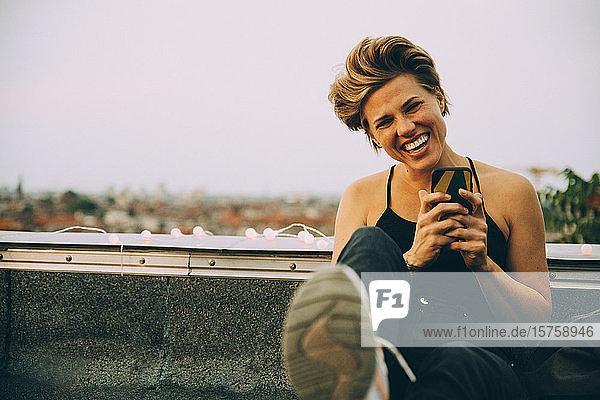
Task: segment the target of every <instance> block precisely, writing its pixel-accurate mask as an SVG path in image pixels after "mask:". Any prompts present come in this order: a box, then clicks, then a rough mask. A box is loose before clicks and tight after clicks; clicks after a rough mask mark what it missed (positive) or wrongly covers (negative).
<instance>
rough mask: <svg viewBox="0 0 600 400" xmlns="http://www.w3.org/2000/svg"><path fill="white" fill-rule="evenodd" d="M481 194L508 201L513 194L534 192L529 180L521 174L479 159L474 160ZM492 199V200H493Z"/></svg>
mask: <svg viewBox="0 0 600 400" xmlns="http://www.w3.org/2000/svg"><path fill="white" fill-rule="evenodd" d="M474 163H475V169H476V170H477V175H478V177H479V181H480V184H481V191H482V192H483V193H482V194H483V195H484V196H485V197H486V198H487V197H493V199H498V200H501V201H502V202H503V203H504V202H510V200H511V199H514V198H515V196H517V197H520V196H521V195H523V194H527V193H529V194H531V193H535V189H534V187H533V185H532V184H531V182H530V181H529V180H528V179H527V178H525V177H524V176H522V175H519V174H517V173H515V172H512V171H507V170H505V169H502V168H498V167H494V166H492V165H489V164H485V163H483V162H480V161H474ZM493 199H492V201H493Z"/></svg>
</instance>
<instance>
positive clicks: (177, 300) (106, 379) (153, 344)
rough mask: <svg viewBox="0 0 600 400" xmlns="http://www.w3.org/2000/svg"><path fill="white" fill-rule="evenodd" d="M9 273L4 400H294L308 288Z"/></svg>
mask: <svg viewBox="0 0 600 400" xmlns="http://www.w3.org/2000/svg"><path fill="white" fill-rule="evenodd" d="M1 274H2V275H0V277H1V278H2V284H1V286H0V307H1V308H0V310H1V311H0V333H1V334H2V337H1V338H0V340H1V342H0V345H1V347H0V349H2V350H4V351H3V359H2V363H3V364H2V366H1V367H2V370H3V373H2V376H1V378H0V398H2V399H4V398H10V399H36V400H39V399H63V398H64V399H67V398H68V399H84V398H85V399H109V398H124V397H130V398H136V399H138V398H147V399H154V398H156V399H191V398H194V399H198V398H210V399H273V398H277V399H295V396H294V394H293V392H292V391H291V389H290V387H289V386H288V385H287V383H286V380H285V376H284V372H283V368H282V363H281V356H280V353H279V343H280V335H281V326H282V323H283V318H284V314H285V309H286V307H287V305H288V303H289V299H290V297H291V295H292V293H293V291H294V290H295V289H296V288H297V287H298V285H299V283H298V282H295V281H269V280H256V279H254V280H243V279H218V278H210V279H207V278H184V277H148V276H123V277H122V276H118V275H94V274H73V273H44V272H23V271H12V272H10V273H9V272H8V271H1ZM9 287H10V291H9V290H8V289H9ZM9 306H10V307H9ZM7 309H9V310H10V313H9V315H10V320H7V313H6V310H7ZM9 327H10V331H8V328H9Z"/></svg>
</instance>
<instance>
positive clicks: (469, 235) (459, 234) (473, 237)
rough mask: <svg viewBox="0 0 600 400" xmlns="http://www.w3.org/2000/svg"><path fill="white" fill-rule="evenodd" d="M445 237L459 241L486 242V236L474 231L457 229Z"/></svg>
mask: <svg viewBox="0 0 600 400" xmlns="http://www.w3.org/2000/svg"><path fill="white" fill-rule="evenodd" d="M444 235H446V236H448V237H451V238H454V239H459V240H465V241H481V242H485V234H484V233H482V232H479V231H476V230H474V229H465V228H455V229H452V230H449V231H448V232H446V233H445V234H444Z"/></svg>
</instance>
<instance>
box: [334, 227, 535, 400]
mask: <svg viewBox="0 0 600 400" xmlns="http://www.w3.org/2000/svg"><path fill="white" fill-rule="evenodd" d="M338 263H340V264H344V265H348V266H350V267H351V268H352V269H354V270H355V271H356V272H357V273H358V274H359V275H360V273H361V272H404V271H407V268H406V264H405V263H404V259H403V257H402V251H401V250H400V248H399V247H398V245H397V244H396V242H394V241H393V240H392V239H391V238H390V237H389V236H388V235H387V234H386V233H385V232H384V231H383V230H382V229H380V228H377V227H362V228H359V229H357V230H356V231H355V232H354V234H353V235H352V237H351V238H350V240H349V241H348V243H347V244H346V247H344V249H343V250H342V252H341V253H340V256H339V258H338ZM498 350H499V349H485V348H478V347H437V348H416V347H412V348H401V349H400V351H401V353H402V354H403V356H404V357H405V358H406V360H407V361H408V363H409V365H410V366H411V368H412V369H413V371H414V372H415V375H416V376H417V382H416V383H414V384H412V383H410V381H409V380H408V378H407V377H406V375H405V373H404V371H402V369H400V368H399V367H394V366H395V365H396V364H395V363H394V362H392V359H391V356H390V354H389V353H387V352H386V353H385V356H386V364H387V365H388V372H389V381H390V399H391V400H394V399H478V400H479V399H482V400H483V399H511V400H513V399H524V398H526V397H525V393H524V391H523V389H522V386H521V383H520V381H519V379H518V377H517V375H516V374H515V372H514V371H513V369H512V368H511V367H510V366H509V363H508V360H507V357H506V354H507V352H506V351H505V349H504V350H499V351H498Z"/></svg>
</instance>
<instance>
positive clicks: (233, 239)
mask: <svg viewBox="0 0 600 400" xmlns="http://www.w3.org/2000/svg"><path fill="white" fill-rule="evenodd" d="M327 239H328V244H327V247H326V248H324V249H319V248H317V245H316V243H313V244H306V243H303V242H302V241H300V240H299V239H298V238H297V237H287V236H278V237H276V238H275V239H273V240H268V239H266V238H264V237H257V238H247V237H244V236H210V235H206V236H194V235H182V236H180V237H173V236H171V235H167V234H153V235H152V236H151V237H150V238H146V239H145V238H143V237H142V236H141V235H140V234H126V233H119V234H110V235H109V234H106V233H71V232H68V233H40V232H18V231H0V269H13V270H34V271H55V272H87V273H109V274H135V275H166V276H210V277H223V278H263V279H291V280H304V279H307V278H308V277H309V276H310V275H311V273H312V272H313V271H314V270H315V269H317V268H319V267H323V266H326V265H328V264H329V263H330V262H331V253H332V247H333V238H327ZM321 247H322V246H321ZM546 249H547V260H548V267H549V269H550V277H551V283H552V285H553V287H565V286H564V285H567V286H568V287H577V285H579V284H580V283H581V282H584V283H585V285H584V286H585V288H588V289H589V288H592V287H590V285H592V286H593V288H598V289H600V245H596V244H594V245H585V247H584V245H579V244H552V243H549V244H547V245H546ZM578 282H579V283H578Z"/></svg>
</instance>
